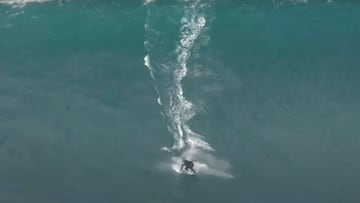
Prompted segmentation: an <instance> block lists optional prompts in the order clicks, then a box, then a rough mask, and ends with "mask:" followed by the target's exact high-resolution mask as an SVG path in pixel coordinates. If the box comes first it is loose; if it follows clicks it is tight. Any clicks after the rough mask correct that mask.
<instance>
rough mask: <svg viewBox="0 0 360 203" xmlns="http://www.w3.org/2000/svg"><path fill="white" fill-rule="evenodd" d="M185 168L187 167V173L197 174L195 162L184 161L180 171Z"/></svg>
mask: <svg viewBox="0 0 360 203" xmlns="http://www.w3.org/2000/svg"><path fill="white" fill-rule="evenodd" d="M184 167H185V170H186V171H189V170H191V171H192V172H193V173H196V171H195V170H194V162H192V161H189V160H186V159H183V160H182V164H181V168H180V171H182V170H183V168H184Z"/></svg>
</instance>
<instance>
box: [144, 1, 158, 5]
mask: <svg viewBox="0 0 360 203" xmlns="http://www.w3.org/2000/svg"><path fill="white" fill-rule="evenodd" d="M153 2H155V0H144V5H148V4H150V3H153Z"/></svg>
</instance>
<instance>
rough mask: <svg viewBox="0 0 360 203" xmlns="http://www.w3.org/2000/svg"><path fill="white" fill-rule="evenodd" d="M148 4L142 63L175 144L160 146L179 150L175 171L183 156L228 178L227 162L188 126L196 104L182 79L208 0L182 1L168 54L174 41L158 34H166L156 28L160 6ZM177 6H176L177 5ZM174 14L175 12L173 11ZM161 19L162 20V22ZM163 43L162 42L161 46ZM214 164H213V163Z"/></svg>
mask: <svg viewBox="0 0 360 203" xmlns="http://www.w3.org/2000/svg"><path fill="white" fill-rule="evenodd" d="M145 2H147V3H144V4H145V5H146V6H147V7H148V17H147V19H146V23H145V26H144V28H145V31H146V36H145V42H144V46H145V49H146V51H147V52H148V54H147V55H146V56H145V57H144V65H145V66H146V67H147V68H148V69H149V71H150V75H151V77H152V78H153V80H154V82H155V89H156V91H157V93H158V95H159V98H158V103H159V105H160V106H162V109H163V110H162V115H163V117H164V119H165V121H166V122H167V127H168V130H169V132H170V133H171V134H172V135H173V138H174V143H173V146H172V147H171V149H169V148H168V147H163V148H162V150H163V151H168V152H178V153H179V152H180V153H181V155H180V156H174V157H172V159H171V164H170V165H171V168H172V169H173V170H174V171H176V172H178V169H179V168H180V164H181V158H182V157H185V158H187V159H190V160H196V161H195V166H196V167H195V169H198V170H199V172H200V174H206V175H215V176H219V177H227V178H229V177H231V175H229V174H227V173H226V172H224V171H226V170H227V169H228V166H229V165H228V164H227V163H226V162H221V163H220V162H219V161H218V160H216V159H215V158H213V156H212V155H211V154H210V153H211V152H212V151H214V149H213V148H212V147H211V145H210V144H209V143H208V142H207V141H206V140H205V138H204V137H203V136H202V135H200V134H198V133H196V132H194V131H192V130H191V129H190V127H189V125H188V122H189V121H190V119H191V118H192V117H193V116H195V114H196V107H195V106H194V104H193V103H191V102H190V101H189V100H187V99H186V98H185V96H184V90H183V88H182V84H181V82H182V80H183V79H184V78H185V77H186V75H187V72H188V60H189V58H190V57H191V54H192V52H196V46H194V45H195V44H196V40H197V39H198V37H199V36H200V35H201V34H203V33H202V31H203V29H204V27H205V26H206V16H205V12H204V9H205V8H206V7H207V6H209V3H208V1H206V2H205V1H204V2H205V3H204V2H202V1H201V0H193V1H184V2H183V7H182V11H183V15H182V16H181V17H180V18H179V21H180V27H178V29H179V30H180V33H179V40H178V42H177V43H176V47H174V49H173V51H172V53H171V54H169V53H167V52H165V51H163V52H162V50H164V49H165V48H167V47H166V46H165V45H169V44H170V45H172V44H173V42H168V43H166V41H164V40H163V38H162V37H161V35H162V34H163V33H167V32H166V31H163V30H162V27H157V26H158V25H159V24H161V23H159V22H158V21H161V20H163V19H161V18H160V17H159V16H161V15H159V12H161V7H156V2H152V3H151V4H149V3H150V1H145ZM178 7H179V5H176V8H178ZM174 15H175V14H174ZM161 22H162V21H161ZM164 44H165V45H164ZM214 163H216V164H214Z"/></svg>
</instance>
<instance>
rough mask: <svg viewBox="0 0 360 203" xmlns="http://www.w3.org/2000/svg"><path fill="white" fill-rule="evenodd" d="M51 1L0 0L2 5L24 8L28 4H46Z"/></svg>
mask: <svg viewBox="0 0 360 203" xmlns="http://www.w3.org/2000/svg"><path fill="white" fill-rule="evenodd" d="M48 1H50V0H0V4H8V5H11V6H15V7H23V6H25V5H26V4H28V3H44V2H48Z"/></svg>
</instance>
